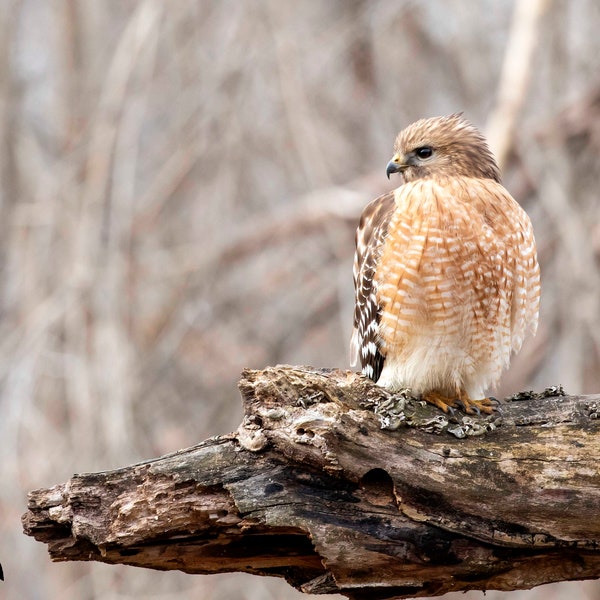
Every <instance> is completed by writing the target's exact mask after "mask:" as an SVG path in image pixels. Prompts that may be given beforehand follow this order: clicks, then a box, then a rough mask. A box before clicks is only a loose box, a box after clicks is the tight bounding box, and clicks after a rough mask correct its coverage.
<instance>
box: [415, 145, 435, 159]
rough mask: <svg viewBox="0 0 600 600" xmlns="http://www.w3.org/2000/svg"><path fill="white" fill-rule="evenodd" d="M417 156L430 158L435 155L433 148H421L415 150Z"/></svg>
mask: <svg viewBox="0 0 600 600" xmlns="http://www.w3.org/2000/svg"><path fill="white" fill-rule="evenodd" d="M415 154H416V155H417V156H418V157H419V158H429V157H430V156H431V155H432V154H433V148H432V147H431V146H421V147H420V148H417V149H416V150H415Z"/></svg>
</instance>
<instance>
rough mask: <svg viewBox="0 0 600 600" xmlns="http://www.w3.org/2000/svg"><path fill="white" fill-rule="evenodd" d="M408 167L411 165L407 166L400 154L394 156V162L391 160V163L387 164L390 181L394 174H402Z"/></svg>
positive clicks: (386, 171) (386, 172)
mask: <svg viewBox="0 0 600 600" xmlns="http://www.w3.org/2000/svg"><path fill="white" fill-rule="evenodd" d="M408 166H409V165H407V164H406V163H405V162H402V159H401V157H400V155H399V154H394V157H393V158H392V160H390V162H389V163H388V164H387V167H386V168H385V174H386V175H387V178H388V179H389V178H390V175H391V174H392V173H401V172H402V171H404V169H407V168H408Z"/></svg>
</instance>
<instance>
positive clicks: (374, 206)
mask: <svg viewBox="0 0 600 600" xmlns="http://www.w3.org/2000/svg"><path fill="white" fill-rule="evenodd" d="M394 208H395V201H394V194H393V192H390V193H388V194H384V195H383V196H380V197H379V198H376V199H375V200H373V201H372V202H371V203H370V204H368V205H367V207H366V208H365V209H364V211H363V213H362V215H361V218H360V223H359V225H358V229H357V230H356V253H355V255H354V268H353V272H354V293H355V305H354V331H353V333H352V340H351V343H350V364H351V365H352V366H355V365H356V364H358V361H359V360H360V365H361V369H362V372H363V374H364V375H366V376H368V377H370V378H371V379H373V380H374V381H377V379H378V378H379V375H380V374H381V370H382V369H383V362H384V356H383V354H382V352H381V348H380V340H379V322H380V320H381V307H380V306H379V304H378V300H377V282H376V279H375V274H376V273H375V272H376V269H377V265H378V263H379V259H380V258H381V252H382V250H383V247H384V241H385V237H386V235H387V229H388V225H389V223H390V219H391V217H392V214H393V213H394Z"/></svg>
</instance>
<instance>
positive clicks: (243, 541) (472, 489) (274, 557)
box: [23, 366, 600, 598]
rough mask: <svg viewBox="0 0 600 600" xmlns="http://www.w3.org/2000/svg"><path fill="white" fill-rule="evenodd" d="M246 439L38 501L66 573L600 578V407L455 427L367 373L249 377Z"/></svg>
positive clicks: (395, 585)
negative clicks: (132, 568)
mask: <svg viewBox="0 0 600 600" xmlns="http://www.w3.org/2000/svg"><path fill="white" fill-rule="evenodd" d="M240 390H241V393H242V398H243V401H244V407H245V412H246V416H245V419H244V422H243V423H242V425H241V426H240V427H239V429H238V431H237V432H236V433H233V434H230V435H227V436H221V437H216V438H212V439H209V440H206V441H205V442H203V443H201V444H199V445H198V446H195V447H193V448H189V449H186V450H181V451H179V452H176V453H174V454H171V455H168V456H164V457H162V458H159V459H154V460H149V461H147V462H143V463H140V464H136V465H132V466H130V467H126V468H123V469H119V470H116V471H106V472H101V473H92V474H84V475H76V476H74V477H73V478H72V479H71V480H70V481H68V482H67V483H65V484H61V485H57V486H55V487H53V488H50V489H43V490H37V491H34V492H31V493H30V495H29V511H28V512H27V513H26V514H25V515H24V517H23V521H24V527H25V532H26V533H27V534H28V535H32V536H34V537H35V538H36V539H37V540H40V541H43V542H45V543H47V544H48V546H49V551H50V555H51V557H52V559H53V560H97V561H102V562H106V563H111V564H117V563H123V564H129V565H136V566H141V567H147V568H153V569H162V570H168V569H178V570H182V571H185V572H188V573H219V572H228V571H245V572H249V573H255V574H259V575H278V576H282V577H285V578H286V580H287V581H288V582H289V583H290V584H291V585H293V586H294V587H296V588H298V589H301V590H303V591H305V592H311V593H336V592H339V593H342V594H345V595H346V596H348V597H350V598H408V597H423V596H432V595H441V594H443V593H446V592H449V591H457V590H471V589H476V590H486V589H497V590H515V589H524V588H530V587H533V586H536V585H540V584H543V583H549V582H553V581H564V580H576V579H588V578H595V577H598V576H600V550H599V549H598V548H599V543H600V520H599V519H598V518H597V517H598V514H600V491H599V490H600V485H599V484H600V476H599V474H598V464H599V461H600V436H599V435H598V433H599V431H600V420H598V418H597V417H598V415H599V411H600V395H597V396H587V397H585V396H584V397H570V396H561V395H559V394H560V393H562V390H560V388H553V389H549V390H547V392H546V393H543V394H531V393H529V394H521V395H518V396H515V397H513V398H512V399H510V400H511V401H510V402H505V403H502V405H501V410H500V411H499V412H498V413H496V414H494V415H491V416H485V417H483V416H465V415H462V414H455V415H451V416H448V415H444V414H443V413H441V412H440V411H438V410H437V409H434V408H433V407H430V406H428V405H423V404H422V403H421V402H419V401H418V400H416V399H414V398H410V397H409V396H406V395H403V394H398V395H393V396H392V395H388V394H387V393H386V392H384V391H382V390H381V389H380V388H377V387H376V386H375V385H373V384H372V383H371V382H370V381H368V380H366V379H365V378H363V377H361V376H359V375H357V374H354V373H350V372H344V371H337V370H314V369H311V368H308V367H298V368H294V367H282V366H280V367H273V368H268V369H266V370H264V371H245V372H244V374H243V377H242V380H241V382H240Z"/></svg>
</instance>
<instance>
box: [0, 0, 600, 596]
mask: <svg viewBox="0 0 600 600" xmlns="http://www.w3.org/2000/svg"><path fill="white" fill-rule="evenodd" d="M599 30H600V4H599V3H598V2H597V1H596V0H577V1H574V2H570V1H568V0H518V1H516V2H513V1H508V0H507V1H505V2H497V1H495V0H482V1H480V2H471V1H468V0H430V1H429V2H417V1H411V0H402V1H400V0H372V1H369V0H306V1H303V2H292V1H291V0H257V1H248V2H240V1H239V0H194V1H192V0H189V1H188V0H181V1H180V0H177V1H172V2H161V1H159V0H138V1H136V0H105V1H103V2H98V1H96V0H52V1H47V0H3V2H2V3H1V7H0V270H1V279H0V449H1V454H0V456H1V461H0V562H1V563H2V565H3V567H4V573H5V578H6V581H5V582H4V583H0V596H2V597H3V598H6V599H7V600H17V599H18V600H21V599H23V598H26V599H38V598H39V599H42V600H45V599H51V600H52V599H55V598H60V599H61V600H81V599H83V600H108V599H111V600H112V599H138V598H139V599H141V598H153V599H156V600H167V599H174V598H190V599H203V600H204V599H206V600H211V599H213V600H216V599H219V600H228V599H231V600H233V599H236V600H237V599H242V600H259V599H261V600H262V599H267V600H268V599H292V598H293V599H299V598H301V597H302V596H301V594H299V593H297V592H295V591H294V590H292V589H291V588H289V587H288V586H287V585H286V584H285V583H284V582H282V581H278V580H267V579H258V578H252V577H251V576H249V575H231V576H205V577H201V576H189V575H182V574H179V573H174V572H170V573H158V572H150V571H144V570H140V569H135V568H132V567H114V566H106V565H102V564H97V563H93V564H92V563H90V564H52V563H51V562H50V561H49V559H48V557H47V554H46V548H45V546H44V545H42V544H39V543H37V542H35V541H33V540H32V539H31V538H26V537H25V536H24V535H23V534H22V533H21V527H20V521H19V519H20V515H21V514H22V513H23V512H24V510H25V507H26V493H27V491H28V490H30V489H34V488H38V487H45V486H49V485H52V484H54V483H59V482H62V481H64V480H66V479H68V478H69V477H70V476H71V475H72V474H73V473H75V472H85V471H94V470H103V469H109V468H116V467H119V466H124V465H127V464H130V463H132V462H135V461H138V460H142V459H145V458H150V457H154V456H158V455H160V454H163V453H167V452H170V451H173V450H177V449H179V448H183V447H186V446H190V445H192V444H194V443H196V442H199V441H201V440H202V439H204V438H206V437H209V436H212V435H215V434H219V433H225V432H228V431H231V430H233V429H235V428H236V427H237V425H238V423H239V422H240V419H241V406H240V402H239V399H238V394H237V390H236V383H237V380H238V376H239V372H240V370H241V369H242V368H243V367H254V368H260V367H263V366H265V365H272V364H276V363H291V364H312V365H316V366H329V367H342V368H347V367H348V359H347V347H348V341H349V336H350V330H351V319H352V316H351V313H352V302H353V297H352V280H351V264H352V254H353V235H354V229H355V227H356V223H357V219H358V215H359V213H360V211H361V208H362V207H363V206H364V205H365V204H366V203H367V202H368V201H369V200H370V199H372V198H373V197H375V196H376V195H378V194H380V193H382V192H384V191H386V190H388V189H391V188H392V187H393V186H394V185H397V184H398V180H396V181H392V182H391V183H390V182H388V181H387V180H386V178H385V166H386V163H387V161H388V160H389V158H390V156H391V153H392V144H393V140H394V137H395V135H396V133H397V131H398V130H399V129H401V128H403V127H404V126H405V125H407V124H408V123H410V122H411V121H413V120H415V119H417V118H420V117H423V116H433V115H439V114H447V113H451V112H456V111H464V112H465V114H466V116H467V117H468V118H469V119H471V120H472V121H473V122H474V123H475V124H476V125H478V126H479V127H481V128H482V129H483V130H484V131H485V132H486V134H487V135H488V136H489V139H490V143H491V144H492V147H493V149H494V150H495V151H496V153H497V155H498V158H499V160H500V162H501V165H502V169H503V172H504V183H505V185H506V187H507V188H508V189H509V190H510V191H511V192H512V194H513V195H514V196H515V197H516V198H517V199H518V200H519V201H520V202H521V203H522V204H523V205H524V207H525V208H526V210H527V211H528V212H529V214H530V215H531V218H532V220H533V223H534V227H535V230H536V235H537V239H538V249H539V255H540V262H541V266H542V278H543V279H542V281H543V289H542V307H541V319H540V328H539V332H538V335H537V337H536V338H535V339H534V340H533V341H530V343H528V344H527V345H526V347H525V348H524V350H523V352H522V353H521V355H520V356H519V357H518V359H516V360H515V361H514V363H513V366H512V368H511V370H510V371H509V372H508V373H507V374H506V376H505V378H504V379H503V382H502V385H501V389H500V390H498V394H499V395H502V394H508V393H513V392H516V391H519V390H521V389H530V388H535V389H540V388H543V387H546V386H548V385H552V384H558V383H561V384H563V385H564V387H565V389H566V390H567V391H568V392H569V393H579V392H599V391H600V198H599V197H600V187H599V176H600V35H598V31H599ZM599 594H600V587H598V584H597V583H594V582H585V583H571V584H559V585H555V586H552V587H548V588H540V589H536V590H532V591H530V592H520V593H515V594H513V595H511V598H514V599H515V600H540V599H541V598H544V599H550V600H562V599H567V598H574V597H577V598H583V599H586V598H587V599H590V600H591V599H592V598H597V597H598V595H599ZM501 597H502V598H504V595H503V594H499V593H494V592H491V593H488V595H487V598H488V599H489V600H498V599H499V598H501ZM460 598H467V599H468V600H473V599H478V600H479V599H481V598H483V595H482V594H481V593H470V594H467V595H466V596H464V595H461V596H460Z"/></svg>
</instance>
